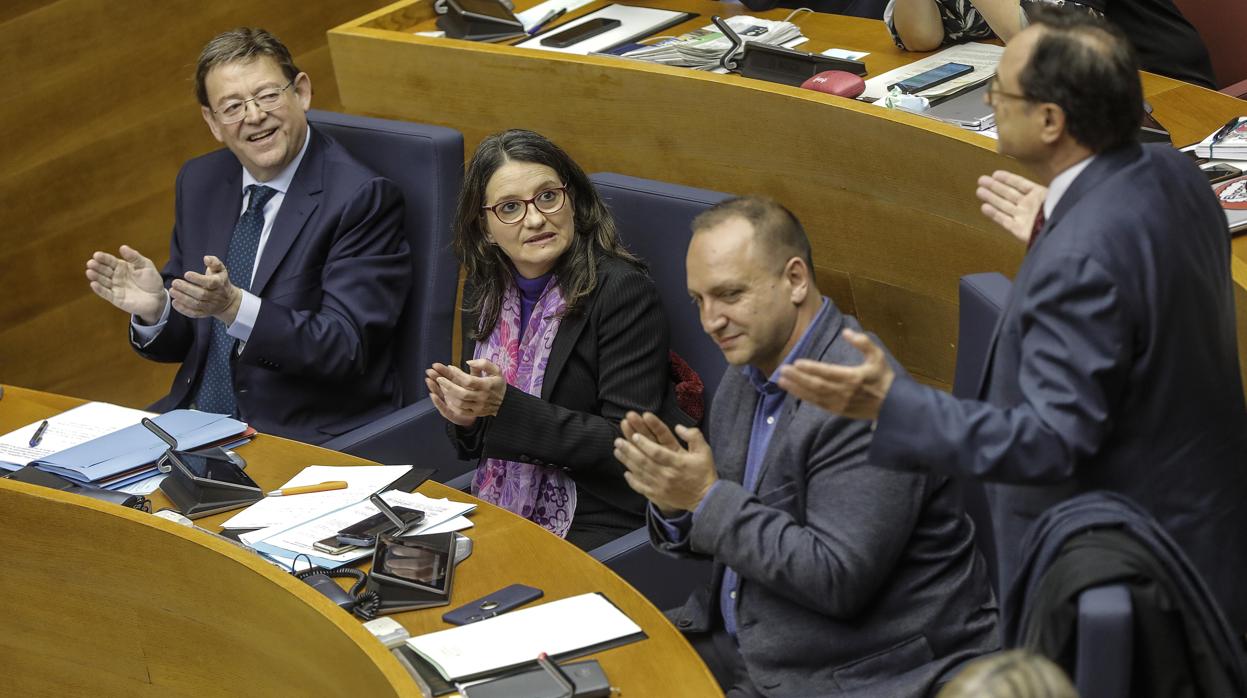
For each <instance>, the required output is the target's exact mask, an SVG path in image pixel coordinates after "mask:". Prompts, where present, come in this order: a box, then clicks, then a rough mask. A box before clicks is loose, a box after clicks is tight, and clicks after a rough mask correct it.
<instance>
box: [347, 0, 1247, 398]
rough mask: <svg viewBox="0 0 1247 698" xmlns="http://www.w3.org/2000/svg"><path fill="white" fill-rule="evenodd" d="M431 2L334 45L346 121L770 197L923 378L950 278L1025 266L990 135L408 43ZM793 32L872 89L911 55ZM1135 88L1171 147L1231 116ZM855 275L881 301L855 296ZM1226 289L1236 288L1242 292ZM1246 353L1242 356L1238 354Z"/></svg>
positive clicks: (859, 34) (858, 34) (574, 60)
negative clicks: (839, 53) (381, 123)
mask: <svg viewBox="0 0 1247 698" xmlns="http://www.w3.org/2000/svg"><path fill="white" fill-rule="evenodd" d="M601 4H602V2H598V3H594V4H591V5H589V6H587V7H586V8H584V9H583V10H580V11H578V12H577V13H573V16H574V15H578V14H582V13H587V12H590V11H593V10H594V9H595V8H596V7H599V6H600V5H601ZM428 5H429V2H428V0H404V1H403V2H398V3H395V4H394V5H391V6H390V7H387V8H385V9H383V10H379V11H377V12H375V13H373V14H371V15H368V16H365V17H362V18H360V19H359V20H357V21H355V22H351V23H349V24H347V25H343V26H341V27H337V28H335V29H334V30H332V31H331V32H330V36H329V46H330V49H331V51H332V52H333V55H334V69H335V71H336V74H337V77H338V84H339V86H340V88H341V90H342V99H343V103H344V104H345V105H346V106H347V107H348V108H349V109H350V110H352V111H358V112H363V113H369V114H374V115H378V116H386V117H391V118H405V119H411V120H414V121H421V122H426V123H434V124H442V125H447V126H452V127H454V128H458V129H459V130H461V131H462V132H463V133H464V138H465V145H466V147H467V150H468V151H469V152H471V151H472V150H473V149H474V148H475V147H476V144H477V143H479V142H480V140H481V139H483V138H484V137H485V136H487V135H488V134H490V133H493V132H495V131H498V130H501V129H503V128H509V127H525V128H532V129H535V130H538V131H540V132H542V133H544V134H546V135H547V136H549V137H550V138H552V139H553V140H555V141H556V142H558V143H559V144H560V145H561V146H563V147H564V148H565V149H566V150H568V151H569V152H570V153H571V154H572V156H573V157H575V158H576V159H577V161H578V162H579V163H580V164H581V165H582V166H584V167H585V169H586V170H588V171H591V172H592V171H610V172H620V173H624V174H629V175H634V176H639V177H647V178H652V179H658V180H663V181H669V182H677V183H681V184H688V185H692V186H697V187H704V188H708V189H712V190H716V191H723V192H730V193H735V194H749V193H759V194H766V195H769V196H772V197H774V198H776V199H778V200H780V201H782V202H783V203H784V204H785V205H787V206H788V207H789V208H791V209H792V210H793V212H794V213H796V214H797V216H798V217H799V218H800V219H801V221H802V223H803V224H804V225H805V228H806V230H807V231H809V233H810V237H811V241H812V243H813V245H814V261H815V264H817V265H819V267H821V268H828V269H834V270H837V271H839V272H842V273H845V274H848V276H849V277H850V278H851V279H852V280H853V286H854V302H855V309H856V314H857V315H858V316H859V317H860V318H862V319H863V322H865V323H866V324H867V327H868V329H872V330H875V331H879V332H880V333H881V334H885V335H890V336H891V337H893V339H894V340H895V341H894V342H890V345H892V344H895V346H893V349H894V350H895V349H896V347H897V346H899V347H901V351H899V352H898V356H900V357H902V361H903V362H904V363H905V365H906V366H907V367H908V368H909V369H910V370H911V371H913V372H914V373H915V375H917V376H919V377H920V378H924V379H927V380H930V381H931V382H932V383H934V384H937V385H948V384H951V382H952V365H953V362H952V360H951V354H950V352H949V349H950V347H952V345H953V344H954V342H955V341H956V339H955V338H956V312H955V311H954V312H949V308H950V307H951V308H953V309H954V310H955V306H956V303H957V281H958V278H959V277H960V276H962V275H964V274H969V273H974V272H982V271H1000V272H1003V273H1005V274H1006V275H1009V276H1012V275H1013V273H1014V272H1015V271H1016V269H1017V266H1018V264H1019V263H1020V261H1021V258H1022V254H1023V247H1022V245H1021V244H1020V243H1018V242H1017V241H1015V240H1013V239H1012V238H1011V237H1009V236H1008V235H1006V234H1004V233H1003V232H1002V231H1000V230H999V229H997V228H995V227H994V226H993V225H991V224H990V223H988V222H987V220H986V219H984V218H983V217H982V216H981V215H980V213H979V210H978V202H977V200H976V199H975V197H974V188H975V180H976V179H977V177H978V176H979V175H980V174H984V173H989V172H991V171H993V170H995V169H1002V168H1005V169H1012V170H1017V169H1019V166H1018V163H1016V162H1015V161H1012V160H1011V159H1008V158H1005V157H1003V156H1000V155H999V154H997V153H995V143H994V142H993V141H992V140H990V139H988V138H985V137H983V136H979V135H977V134H973V133H970V132H966V131H962V130H960V129H957V128H955V127H952V126H948V125H945V124H942V123H938V122H935V121H933V120H930V119H924V118H922V117H918V116H913V115H909V114H903V113H896V112H891V111H886V110H882V109H879V108H878V107H874V106H872V105H865V104H862V103H859V102H856V101H853V100H844V99H841V98H837V97H832V96H829V95H824V94H821V93H815V92H810V91H806V90H800V89H796V88H792V87H788V86H784V85H776V84H772V83H766V82H761V81H756V80H748V79H744V78H740V77H738V76H730V75H714V74H709V73H703V72H696V71H688V70H683V69H678V68H669V67H665V66H659V65H651V64H646V63H642V62H627V61H619V60H615V59H610V58H603V57H596V56H569V55H567V54H555V53H551V52H546V51H536V50H527V49H516V48H512V47H508V46H497V45H491V44H474V43H471V42H464V41H455V40H446V39H430V38H426V37H420V36H415V35H413V34H412V33H411V32H412V31H413V30H426V29H431V28H433V27H432V24H431V17H432V15H431V13H430V11H429V9H428ZM520 6H521V7H523V6H525V3H524V2H521V3H520ZM666 6H668V7H678V8H680V9H688V10H692V11H695V12H698V13H700V15H701V16H700V17H698V18H696V19H694V20H692V21H691V22H688V23H686V24H684V25H680V26H677V27H674V28H672V29H671V30H669V31H668V32H666V33H672V34H676V33H679V32H680V31H683V30H687V29H691V28H694V27H696V26H700V25H703V24H705V23H706V19H707V17H708V16H709V15H711V14H715V13H728V14H730V13H732V12H738V11H740V8H738V7H733V6H729V5H723V4H719V3H714V2H707V1H706V0H681V1H679V2H671V3H667V4H666ZM787 12H788V11H787V10H774V11H770V12H764V13H757V14H760V15H761V16H766V17H769V18H776V19H782V18H783V17H784V15H785V14H786V13H787ZM800 24H801V27H802V30H803V32H804V33H805V34H806V35H807V36H809V37H811V40H810V41H809V43H808V44H806V45H805V46H803V48H806V49H809V50H812V51H818V50H821V49H824V48H827V47H829V46H836V47H841V48H848V49H856V50H862V51H869V52H870V55H869V56H868V57H867V58H866V63H867V67H868V69H869V70H870V71H871V74H872V75H878V74H879V73H881V72H883V71H886V70H888V69H891V68H893V67H896V66H898V65H901V64H903V63H906V62H908V61H911V60H914V59H916V58H919V57H921V55H920V54H918V55H916V54H906V53H903V52H901V51H900V50H898V49H897V48H896V47H895V46H894V45H893V44H892V42H891V39H890V38H889V37H888V35H887V32H886V31H885V30H884V28H883V26H882V25H881V24H880V23H878V22H872V21H867V20H860V19H856V18H846V17H836V16H830V15H815V16H811V17H807V18H803V19H802V20H800ZM482 76H488V80H487V81H484V80H483V79H482ZM1143 83H1144V89H1145V91H1146V93H1147V94H1148V96H1149V99H1151V101H1152V103H1153V104H1154V105H1155V113H1156V115H1157V117H1158V118H1159V119H1160V120H1161V121H1162V123H1164V124H1165V125H1166V126H1168V127H1169V129H1170V130H1171V131H1172V133H1173V134H1174V138H1175V141H1176V142H1179V143H1182V142H1190V141H1194V140H1198V139H1199V138H1202V137H1203V136H1204V135H1206V134H1207V133H1208V132H1209V131H1210V130H1211V129H1213V128H1215V127H1216V126H1218V125H1220V124H1221V123H1224V121H1225V120H1226V119H1227V118H1228V117H1229V116H1230V115H1232V114H1233V113H1238V112H1239V111H1241V102H1237V101H1236V100H1232V99H1229V98H1228V97H1226V96H1225V95H1219V94H1217V93H1215V92H1212V91H1209V90H1203V89H1200V88H1197V87H1193V86H1189V85H1184V84H1182V83H1179V82H1177V81H1174V80H1169V79H1167V78H1162V77H1159V76H1155V75H1147V74H1145V75H1144V76H1143ZM1244 245H1247V241H1239V242H1238V243H1236V244H1235V247H1234V249H1235V255H1236V256H1237V257H1239V258H1240V259H1244V260H1247V247H1245V246H1244ZM1236 278H1237V277H1236ZM858 279H869V280H870V281H871V282H872V283H874V284H876V286H875V287H874V289H875V290H881V289H888V292H879V293H875V292H870V293H859V290H860V289H858V287H857V280H858ZM1237 283H1239V284H1240V286H1241V287H1243V288H1247V279H1244V278H1237ZM893 303H896V304H898V305H895V306H893V305H891V304H893ZM932 309H937V310H938V312H932ZM876 320H877V321H880V322H888V323H891V326H890V327H889V328H880V327H874V326H872V325H871V323H872V322H874V321H876ZM898 328H899V329H898ZM1240 354H1241V355H1242V356H1244V357H1245V359H1247V347H1240Z"/></svg>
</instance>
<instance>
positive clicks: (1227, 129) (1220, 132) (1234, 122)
mask: <svg viewBox="0 0 1247 698" xmlns="http://www.w3.org/2000/svg"><path fill="white" fill-rule="evenodd" d="M1241 119H1242V117H1240V116H1236V117H1234V118H1233V119H1230V120H1229V121H1227V122H1225V125H1224V126H1222V127H1221V128H1219V129H1217V132H1216V133H1214V134H1212V143H1210V144H1209V145H1216V144H1218V143H1220V142H1221V141H1222V140H1223V139H1224V138H1225V137H1226V136H1228V135H1230V134H1231V133H1233V132H1234V129H1235V128H1236V127H1237V126H1238V122H1239V121H1240V120H1241Z"/></svg>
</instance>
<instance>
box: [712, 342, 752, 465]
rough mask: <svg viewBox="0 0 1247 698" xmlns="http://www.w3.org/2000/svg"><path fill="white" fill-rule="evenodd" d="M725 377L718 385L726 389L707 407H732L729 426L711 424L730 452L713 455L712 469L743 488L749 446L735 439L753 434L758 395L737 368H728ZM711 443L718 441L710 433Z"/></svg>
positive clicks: (717, 452)
mask: <svg viewBox="0 0 1247 698" xmlns="http://www.w3.org/2000/svg"><path fill="white" fill-rule="evenodd" d="M727 370H728V375H726V376H724V377H723V382H722V383H721V384H720V385H721V386H723V387H724V388H726V389H720V390H719V391H718V392H717V393H715V396H714V404H713V405H711V407H710V409H711V411H714V410H716V409H718V405H734V406H735V407H734V409H733V410H732V421H731V423H730V424H722V425H720V424H715V425H714V428H715V429H720V430H721V431H722V433H723V434H724V435H725V440H724V441H725V443H728V444H732V447H731V448H723V449H719V450H718V451H715V454H714V460H715V469H716V470H718V471H719V477H721V478H723V479H725V480H730V481H732V482H736V483H739V484H742V485H743V484H744V482H745V459H747V458H748V457H749V442H748V441H745V440H742V439H740V438H739V436H738V435H739V434H748V433H749V432H750V431H752V430H753V413H754V411H755V410H757V409H758V391H757V390H755V389H754V387H753V384H752V383H750V382H749V379H748V378H746V377H745V376H744V374H743V373H742V372H741V369H740V368H739V367H737V366H729V367H728V369H727ZM710 436H711V438H712V439H714V441H716V442H717V441H719V439H718V438H716V435H715V434H714V433H711V435H710Z"/></svg>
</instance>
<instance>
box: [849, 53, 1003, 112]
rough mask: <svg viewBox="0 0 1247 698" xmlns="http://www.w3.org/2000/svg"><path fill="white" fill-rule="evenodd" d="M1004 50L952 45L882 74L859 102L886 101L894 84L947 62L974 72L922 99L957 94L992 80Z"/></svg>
mask: <svg viewBox="0 0 1247 698" xmlns="http://www.w3.org/2000/svg"><path fill="white" fill-rule="evenodd" d="M1004 50H1005V47H1004V46H996V45H994V44H979V43H969V44H961V45H959V46H951V47H949V48H946V49H944V50H943V51H940V52H939V53H936V54H932V55H930V56H927V57H926V58H923V59H922V60H918V61H914V62H913V63H910V64H909V65H905V66H901V67H900V68H897V69H895V70H889V71H888V72H886V73H884V74H882V75H876V76H875V77H873V78H871V79H869V80H867V81H866V91H865V92H863V93H862V95H861V96H860V97H858V99H861V100H865V101H868V102H873V101H875V100H878V99H883V96H884V95H885V94H887V92H888V85H894V84H896V83H898V82H900V81H902V80H905V79H906V78H912V77H913V76H915V75H917V74H919V73H925V72H927V71H928V70H931V69H932V68H938V67H939V66H941V65H944V64H945V63H965V64H966V65H972V66H974V72H971V73H967V74H965V75H963V76H961V77H959V78H954V79H952V80H949V81H948V82H945V83H942V84H940V85H937V86H935V87H933V88H932V89H930V90H926V91H923V92H922V93H921V94H922V96H923V97H938V96H940V95H945V94H950V93H952V92H956V91H957V90H960V89H961V88H963V87H967V86H969V85H975V84H978V83H980V82H983V81H985V80H990V79H991V78H992V76H994V75H995V74H996V66H997V65H998V64H999V63H1000V55H1001V54H1002V53H1004Z"/></svg>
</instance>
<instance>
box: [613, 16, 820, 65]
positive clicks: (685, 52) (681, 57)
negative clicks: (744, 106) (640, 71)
mask: <svg viewBox="0 0 1247 698" xmlns="http://www.w3.org/2000/svg"><path fill="white" fill-rule="evenodd" d="M726 21H727V25H728V26H729V27H731V28H732V30H733V31H735V32H736V34H737V36H739V37H740V38H741V40H742V41H745V42H746V43H749V42H756V43H759V44H767V45H771V46H787V45H789V44H790V42H792V41H794V40H796V39H800V38H801V30H800V29H798V28H797V25H795V24H793V23H792V22H776V21H774V20H770V19H758V18H757V17H750V16H749V15H737V16H735V17H728V18H727V20H726ZM731 48H732V42H731V41H730V40H729V39H728V38H727V37H726V36H724V35H723V32H721V31H719V29H718V27H716V26H714V25H713V24H711V25H707V26H705V27H702V28H701V29H695V30H693V31H691V32H689V33H687V34H683V35H681V36H679V37H677V38H675V39H668V40H665V41H662V42H660V43H657V44H655V45H653V46H646V47H644V48H639V49H636V50H635V51H629V52H628V53H625V54H623V57H624V58H635V59H638V60H642V61H650V62H653V63H662V64H663V65H675V66H681V67H684V68H695V69H697V70H713V69H715V68H718V67H719V59H720V58H722V57H723V55H724V54H725V53H727V52H728V51H729V50H731Z"/></svg>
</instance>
